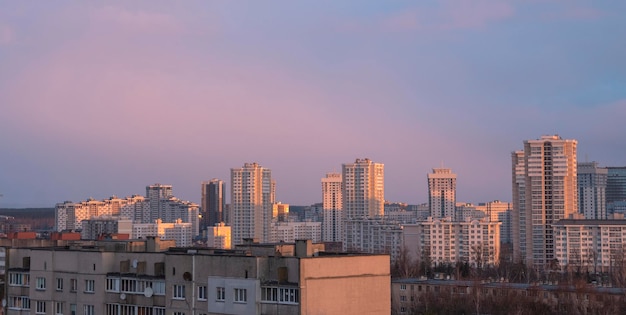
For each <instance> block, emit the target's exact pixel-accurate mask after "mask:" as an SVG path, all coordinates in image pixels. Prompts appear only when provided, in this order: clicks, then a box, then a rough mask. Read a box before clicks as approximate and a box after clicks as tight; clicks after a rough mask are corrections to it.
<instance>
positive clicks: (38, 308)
mask: <svg viewBox="0 0 626 315" xmlns="http://www.w3.org/2000/svg"><path fill="white" fill-rule="evenodd" d="M45 313H46V302H44V301H37V303H35V314H45Z"/></svg>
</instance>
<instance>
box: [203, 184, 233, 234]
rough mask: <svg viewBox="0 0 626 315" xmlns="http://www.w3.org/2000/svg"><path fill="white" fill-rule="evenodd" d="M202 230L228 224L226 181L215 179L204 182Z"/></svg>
mask: <svg viewBox="0 0 626 315" xmlns="http://www.w3.org/2000/svg"><path fill="white" fill-rule="evenodd" d="M201 186H202V230H203V231H204V230H205V229H206V228H207V227H211V226H215V225H216V224H218V223H220V222H227V218H226V212H225V211H224V210H225V207H226V188H225V187H224V181H222V180H219V179H217V178H214V179H212V180H210V181H204V182H202V185H201Z"/></svg>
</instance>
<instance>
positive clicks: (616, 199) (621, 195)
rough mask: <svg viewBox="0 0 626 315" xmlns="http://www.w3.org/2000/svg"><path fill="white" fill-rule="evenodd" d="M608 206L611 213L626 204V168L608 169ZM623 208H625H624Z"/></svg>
mask: <svg viewBox="0 0 626 315" xmlns="http://www.w3.org/2000/svg"><path fill="white" fill-rule="evenodd" d="M607 169H608V170H609V171H608V176H607V181H606V205H607V210H608V211H609V212H610V213H613V212H620V211H615V210H616V209H617V208H621V207H620V205H624V204H626V166H621V167H611V166H609V167H607ZM622 207H623V206H622Z"/></svg>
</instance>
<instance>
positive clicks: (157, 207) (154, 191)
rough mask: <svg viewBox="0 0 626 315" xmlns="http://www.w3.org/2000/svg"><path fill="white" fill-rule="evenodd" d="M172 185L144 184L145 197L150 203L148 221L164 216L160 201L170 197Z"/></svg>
mask: <svg viewBox="0 0 626 315" xmlns="http://www.w3.org/2000/svg"><path fill="white" fill-rule="evenodd" d="M172 196H173V194H172V185H162V184H158V183H157V184H154V185H149V186H146V198H148V202H149V204H150V222H154V220H156V219H162V218H164V217H165V213H164V212H163V209H164V208H163V206H162V203H163V202H164V201H165V200H167V199H168V198H169V197H172Z"/></svg>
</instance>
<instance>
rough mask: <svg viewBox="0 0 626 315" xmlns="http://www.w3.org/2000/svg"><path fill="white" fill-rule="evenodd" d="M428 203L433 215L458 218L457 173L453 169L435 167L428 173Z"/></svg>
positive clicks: (434, 216) (435, 216)
mask: <svg viewBox="0 0 626 315" xmlns="http://www.w3.org/2000/svg"><path fill="white" fill-rule="evenodd" d="M428 205H429V209H430V216H431V217H433V218H450V219H452V220H457V218H456V174H454V173H452V170H451V169H449V168H433V172H432V173H430V174H428ZM459 219H460V218H459Z"/></svg>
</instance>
